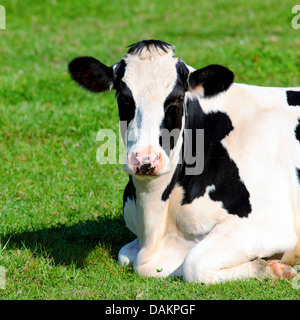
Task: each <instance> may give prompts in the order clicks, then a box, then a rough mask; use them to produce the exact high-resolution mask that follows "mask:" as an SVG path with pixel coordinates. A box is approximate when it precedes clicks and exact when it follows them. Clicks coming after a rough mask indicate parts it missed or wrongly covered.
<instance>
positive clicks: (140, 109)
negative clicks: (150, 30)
mask: <svg viewBox="0 0 300 320" xmlns="http://www.w3.org/2000/svg"><path fill="white" fill-rule="evenodd" d="M124 60H125V62H126V70H125V74H124V77H123V79H122V80H123V81H124V82H125V83H126V85H127V86H128V87H129V89H130V90H131V92H132V95H133V98H134V101H135V105H136V113H135V119H134V120H133V121H132V123H131V126H134V127H135V128H131V129H136V130H139V133H138V141H137V144H138V145H141V146H142V145H143V146H147V145H153V146H155V145H156V146H158V145H159V133H160V125H161V122H162V120H163V118H164V102H165V100H166V98H167V97H168V95H169V94H170V93H171V92H172V90H173V88H174V86H175V84H176V80H177V71H176V63H177V61H178V59H177V58H174V57H173V50H168V51H167V52H165V51H163V50H161V49H159V48H155V47H153V48H145V49H143V50H142V51H140V52H139V53H138V54H128V55H127V57H126V58H125V59H124ZM146 140H147V141H146Z"/></svg>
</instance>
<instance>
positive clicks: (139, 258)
mask: <svg viewBox="0 0 300 320" xmlns="http://www.w3.org/2000/svg"><path fill="white" fill-rule="evenodd" d="M146 49H147V50H142V49H141V48H139V50H136V51H135V52H134V50H132V52H131V54H128V55H127V57H126V58H125V59H124V60H123V68H124V70H122V71H120V69H121V67H120V64H119V65H117V66H114V67H113V68H114V71H115V74H117V75H118V76H119V78H122V79H123V80H122V81H123V82H124V83H125V84H126V85H127V89H128V88H130V90H131V95H132V97H133V99H134V101H135V113H134V115H132V117H131V118H130V119H129V120H130V121H129V129H132V130H133V131H134V130H137V129H136V128H140V127H142V128H144V127H145V126H146V127H147V126H148V127H149V128H150V129H149V130H152V131H153V132H155V130H158V128H159V127H162V126H163V125H164V124H165V122H167V120H166V115H164V114H163V112H164V110H165V113H167V112H169V111H166V109H167V108H166V102H164V101H167V99H166V97H167V96H172V92H173V93H174V91H176V92H177V91H180V88H179V89H178V88H177V89H176V84H175V83H176V79H178V78H179V76H178V73H179V72H182V73H183V74H184V73H189V74H190V75H191V74H193V72H194V69H193V68H191V67H189V66H186V67H185V68H186V69H185V70H181V71H178V70H179V69H180V68H181V69H182V68H183V66H182V65H179V66H178V60H176V61H175V62H174V61H173V60H172V59H175V58H174V56H173V55H172V52H170V51H171V50H170V51H169V50H165V53H163V52H160V51H159V49H161V48H160V47H157V46H155V44H154V45H153V46H152V48H151V46H150V47H148V46H147V47H146ZM164 49H166V48H164ZM129 52H130V51H129ZM168 55H169V56H168ZM180 63H181V61H180ZM147 64H148V66H147ZM154 65H155V66H156V67H157V66H158V67H157V69H155V68H153V66H154ZM174 66H176V68H174ZM175 69H176V70H177V71H175ZM187 70H188V71H187ZM176 72H177V73H176ZM149 74H150V75H149ZM194 74H195V73H194ZM190 75H189V76H188V77H189V78H188V82H189V87H190V89H189V91H187V90H186V89H184V92H185V93H184V102H183V110H184V112H183V115H182V123H180V124H178V123H177V124H176V121H175V122H174V123H175V124H176V125H177V127H178V129H179V130H180V134H179V135H178V137H177V138H176V141H175V145H174V146H173V147H172V148H171V152H170V154H168V152H166V153H165V152H164V151H163V150H161V149H160V147H159V145H158V142H155V141H154V140H155V139H154V138H155V137H156V136H155V134H153V141H154V142H153V141H152V140H151V139H152V138H151V139H150V140H151V142H150V143H149V142H148V143H149V145H151V146H154V147H153V148H154V149H155V154H156V158H157V159H166V160H164V162H163V164H159V165H154V164H155V162H154V161H153V163H154V164H152V165H153V166H152V171H151V172H150V171H149V172H148V174H150V175H151V176H145V174H141V171H142V169H143V166H141V163H139V162H141V156H140V155H139V153H143V152H146V154H147V151H140V150H144V149H142V146H143V147H144V146H145V142H140V141H141V140H143V139H145V137H143V133H142V134H139V139H138V138H137V139H136V141H135V142H134V143H133V144H132V145H129V146H128V150H129V151H128V159H130V160H131V161H132V162H130V161H129V164H128V165H127V166H128V168H127V170H126V171H128V172H129V173H130V180H129V183H128V185H127V187H126V189H125V192H124V198H123V200H124V218H125V222H126V225H127V227H128V228H129V229H130V230H131V231H132V232H133V233H134V234H135V235H136V236H137V238H136V240H134V241H133V242H131V243H129V244H127V245H125V246H124V247H123V248H122V249H121V250H120V253H119V261H120V263H122V264H130V265H132V266H133V268H134V269H135V270H137V271H138V272H139V274H141V275H143V276H168V275H179V276H183V277H184V279H185V280H187V281H203V282H207V283H208V282H218V281H221V280H231V279H239V278H247V277H259V276H265V275H267V274H270V275H272V276H274V277H276V276H277V277H282V276H286V277H290V276H293V275H294V273H293V270H292V269H291V268H290V269H289V268H288V267H286V266H285V265H283V264H281V263H279V262H274V261H273V262H272V263H268V262H266V261H265V260H262V259H261V258H267V257H271V256H274V255H279V256H280V257H281V258H282V261H283V262H286V263H288V264H289V265H295V264H298V263H300V240H299V239H300V173H299V172H300V170H299V168H300V145H299V139H300V88H266V87H256V86H248V85H242V84H236V83H233V84H231V83H230V84H229V85H228V87H227V85H224V88H222V89H220V90H219V91H220V92H213V91H214V88H211V87H208V86H206V84H205V83H204V84H202V81H200V85H199V83H197V84H196V85H192V84H193V81H194V80H193V78H192V77H191V76H190ZM181 76H182V75H181ZM201 76H202V75H201ZM222 76H223V75H222V74H221V75H220V76H219V77H222ZM151 77H152V78H153V77H154V78H155V79H156V81H153V80H152V81H151ZM182 77H183V76H182ZM203 77H204V76H203ZM205 77H207V75H206V74H205ZM114 79H116V76H115V78H114ZM149 79H150V80H149ZM161 79H163V83H162V80H161ZM160 80H161V81H160ZM114 81H115V82H114V86H115V88H116V90H117V91H118V87H117V85H118V84H117V85H116V80H114ZM198 82H199V81H198ZM123 86H124V85H123ZM161 88H163V90H162V89H161ZM127 89H126V90H127ZM175 89H176V90H175ZM209 92H212V93H211V94H208V93H209ZM145 97H146V98H145ZM145 101H147V105H145ZM176 101H177V100H176ZM121 102H122V101H121ZM178 104H179V103H178ZM161 105H164V106H165V108H164V109H161V108H160V109H159V108H158V106H161ZM119 108H120V101H119ZM142 108H144V109H145V108H148V109H149V110H150V111H152V112H153V114H154V115H153V118H149V117H148V118H147V119H145V117H143V116H140V118H139V110H142V111H143V112H144V109H142ZM149 110H148V112H150V111H149ZM176 110H177V111H176V112H177V113H178V112H179V111H178V108H177V109H176ZM142 111H140V112H142ZM174 112H175V111H174ZM159 113H162V115H161V116H160V118H159V116H158V114H159ZM148 115H149V113H148ZM164 117H165V118H164ZM177 117H178V116H177ZM156 118H158V120H157V119H156ZM120 119H121V120H122V114H121V111H120ZM161 119H163V120H161ZM168 121H169V120H168ZM177 122H178V121H177ZM135 126H136V127H135ZM166 127H168V125H166ZM186 129H189V130H191V131H190V132H193V133H192V135H193V134H194V133H195V130H196V129H204V167H203V171H202V172H201V173H197V174H194V175H190V174H186V169H187V168H188V167H189V165H187V164H186V163H185V161H184V159H183V161H181V158H180V154H181V152H182V149H185V150H188V149H189V148H191V146H190V145H187V144H186V143H185V140H184V135H185V130H186ZM149 130H148V131H147V130H146V131H145V132H146V133H147V132H148V133H149V132H150V131H149ZM134 132H136V131H134ZM158 134H159V133H158ZM151 135H152V133H151ZM151 137H152V136H151ZM156 145H157V146H156ZM148 153H149V157H148V158H149V159H150V158H151V157H150V151H149V152H148ZM144 155H145V154H143V156H144ZM151 156H152V155H151ZM144 158H145V157H144ZM132 159H133V160H132ZM149 161H150V160H149ZM151 161H152V160H151ZM132 163H133V164H132ZM151 163H152V162H151ZM136 166H138V168H137V167H136ZM149 166H150V164H149ZM125 167H126V165H125ZM125 169H126V168H125ZM130 170H131V171H133V172H130ZM156 170H157V171H156ZM145 172H146V171H145ZM153 172H154V175H153ZM284 272H285V273H286V274H284Z"/></svg>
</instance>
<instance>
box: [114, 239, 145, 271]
mask: <svg viewBox="0 0 300 320" xmlns="http://www.w3.org/2000/svg"><path fill="white" fill-rule="evenodd" d="M139 251H140V244H139V239H138V238H136V239H135V240H133V241H132V242H130V243H128V244H126V245H125V246H124V247H122V248H121V250H120V251H119V254H118V261H119V263H120V264H121V265H129V266H131V267H133V265H134V264H135V261H136V257H137V254H138V252H139Z"/></svg>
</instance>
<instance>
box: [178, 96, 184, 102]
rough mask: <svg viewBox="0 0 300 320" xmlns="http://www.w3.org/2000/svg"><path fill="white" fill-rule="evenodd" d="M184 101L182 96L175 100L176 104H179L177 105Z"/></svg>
mask: <svg viewBox="0 0 300 320" xmlns="http://www.w3.org/2000/svg"><path fill="white" fill-rule="evenodd" d="M183 100H184V96H180V97H178V98H177V100H176V102H177V103H178V104H179V103H182V102H183Z"/></svg>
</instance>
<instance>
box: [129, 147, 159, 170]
mask: <svg viewBox="0 0 300 320" xmlns="http://www.w3.org/2000/svg"><path fill="white" fill-rule="evenodd" d="M129 164H130V165H131V166H132V170H133V172H134V173H135V174H138V175H156V174H157V173H158V172H159V171H160V170H161V169H162V167H163V161H162V154H161V152H158V151H155V150H154V149H153V148H150V147H149V148H143V149H140V150H138V151H137V152H132V153H131V155H130V156H129Z"/></svg>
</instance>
